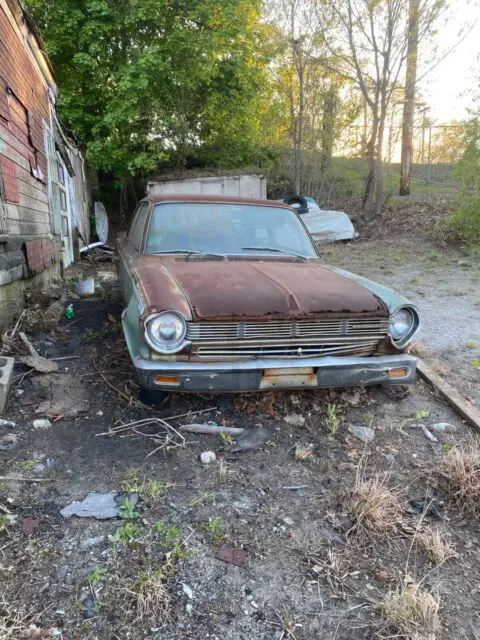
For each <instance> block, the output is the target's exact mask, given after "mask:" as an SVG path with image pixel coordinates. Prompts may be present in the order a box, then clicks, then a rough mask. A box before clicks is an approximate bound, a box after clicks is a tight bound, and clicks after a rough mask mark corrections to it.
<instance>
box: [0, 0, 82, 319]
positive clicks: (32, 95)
mask: <svg viewBox="0 0 480 640" xmlns="http://www.w3.org/2000/svg"><path fill="white" fill-rule="evenodd" d="M56 96H57V87H56V84H55V79H54V76H53V73H52V69H51V66H50V63H49V61H48V58H47V55H46V53H45V51H44V47H43V44H42V41H41V39H40V37H39V35H38V32H37V30H36V27H35V25H34V24H33V22H32V19H31V17H30V16H29V14H28V13H27V11H26V10H25V8H24V7H23V5H22V4H21V2H20V1H19V0H0V328H2V327H4V326H6V325H7V324H8V323H9V322H10V321H11V319H12V318H13V316H14V315H15V314H16V313H18V311H19V309H20V308H21V307H22V305H23V298H24V295H23V294H24V292H25V290H26V289H27V288H28V287H31V286H35V287H42V286H44V285H45V284H46V283H47V282H48V281H49V280H51V279H52V278H54V277H55V276H58V275H60V272H61V268H62V266H65V267H66V266H68V265H69V264H70V263H71V262H73V260H74V256H75V253H76V250H77V249H78V246H79V245H80V246H82V245H83V244H86V243H88V239H89V210H90V202H89V194H88V189H87V183H86V179H85V167H84V161H83V157H82V154H81V152H80V150H79V149H78V148H77V147H76V145H75V143H74V142H73V141H72V140H70V139H69V138H68V137H67V136H66V135H65V133H64V131H63V130H62V126H61V124H60V122H59V120H58V118H57V115H56V110H55V103H56Z"/></svg>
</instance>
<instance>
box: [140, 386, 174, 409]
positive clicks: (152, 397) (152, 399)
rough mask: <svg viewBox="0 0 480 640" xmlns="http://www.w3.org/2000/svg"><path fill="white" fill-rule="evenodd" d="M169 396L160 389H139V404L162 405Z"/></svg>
mask: <svg viewBox="0 0 480 640" xmlns="http://www.w3.org/2000/svg"><path fill="white" fill-rule="evenodd" d="M168 396H169V392H168V391H162V390H161V389H146V388H145V387H140V392H139V394H138V397H139V400H140V402H142V403H143V404H148V405H151V404H163V403H164V402H165V401H166V399H167V398H168Z"/></svg>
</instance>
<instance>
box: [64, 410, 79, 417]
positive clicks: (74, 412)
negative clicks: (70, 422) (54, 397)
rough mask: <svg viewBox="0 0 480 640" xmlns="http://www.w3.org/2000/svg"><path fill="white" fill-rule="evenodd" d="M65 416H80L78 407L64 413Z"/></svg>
mask: <svg viewBox="0 0 480 640" xmlns="http://www.w3.org/2000/svg"><path fill="white" fill-rule="evenodd" d="M63 417H64V418H67V419H68V418H78V411H77V409H69V410H68V411H65V413H64V414H63Z"/></svg>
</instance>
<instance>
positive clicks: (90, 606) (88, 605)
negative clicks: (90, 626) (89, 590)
mask: <svg viewBox="0 0 480 640" xmlns="http://www.w3.org/2000/svg"><path fill="white" fill-rule="evenodd" d="M82 604H83V606H84V607H85V611H84V612H83V615H84V617H85V618H93V617H94V615H95V603H94V601H93V598H91V597H90V596H89V597H87V598H85V600H82Z"/></svg>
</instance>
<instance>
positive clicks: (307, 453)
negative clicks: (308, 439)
mask: <svg viewBox="0 0 480 640" xmlns="http://www.w3.org/2000/svg"><path fill="white" fill-rule="evenodd" d="M312 458H313V446H312V445H311V444H309V445H305V446H303V445H299V444H297V445H296V447H295V460H297V462H305V461H306V460H311V459H312Z"/></svg>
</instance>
